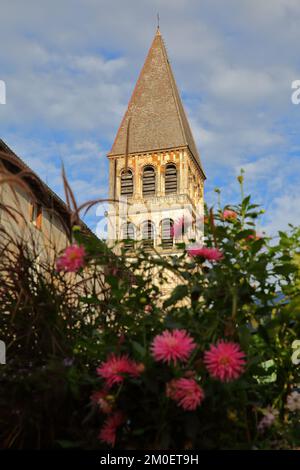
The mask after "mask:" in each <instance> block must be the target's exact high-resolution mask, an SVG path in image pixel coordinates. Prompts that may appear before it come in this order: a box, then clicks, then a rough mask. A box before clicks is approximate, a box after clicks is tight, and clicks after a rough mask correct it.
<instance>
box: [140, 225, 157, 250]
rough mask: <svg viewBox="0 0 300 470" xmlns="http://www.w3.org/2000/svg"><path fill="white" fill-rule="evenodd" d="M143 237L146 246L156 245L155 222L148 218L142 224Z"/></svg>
mask: <svg viewBox="0 0 300 470" xmlns="http://www.w3.org/2000/svg"><path fill="white" fill-rule="evenodd" d="M142 238H143V246H144V248H152V247H153V246H154V224H153V222H151V220H146V221H145V222H144V223H143V225H142Z"/></svg>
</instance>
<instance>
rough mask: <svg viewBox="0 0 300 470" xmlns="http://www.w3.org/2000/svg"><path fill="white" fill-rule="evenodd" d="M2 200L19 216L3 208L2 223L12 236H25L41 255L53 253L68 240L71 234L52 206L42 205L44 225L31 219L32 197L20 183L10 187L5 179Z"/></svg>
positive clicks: (15, 238)
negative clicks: (68, 234)
mask: <svg viewBox="0 0 300 470" xmlns="http://www.w3.org/2000/svg"><path fill="white" fill-rule="evenodd" d="M0 202H1V204H3V205H4V206H7V207H11V208H14V209H15V210H16V211H18V213H19V214H17V213H16V212H15V211H14V210H13V209H12V213H13V214H14V215H15V217H16V220H14V218H13V217H11V216H10V215H9V214H8V213H7V212H6V211H5V210H4V209H1V208H0V226H1V227H2V228H4V230H5V231H6V232H7V233H8V235H9V237H11V239H12V240H16V241H17V240H18V239H19V240H20V239H22V240H25V241H26V242H27V243H28V246H29V247H32V250H33V248H35V251H36V252H37V253H38V254H39V256H41V257H45V256H47V257H49V256H51V257H53V256H54V254H55V253H58V252H59V251H61V250H62V249H63V248H65V247H66V245H67V244H68V237H67V235H66V231H65V229H64V227H63V224H62V222H61V220H60V218H59V216H58V215H57V214H56V213H55V212H53V211H52V210H49V209H47V208H46V207H42V218H41V227H40V228H38V227H37V226H36V225H35V224H34V222H33V221H31V220H30V219H31V211H32V204H33V201H32V199H31V196H30V195H29V194H27V193H26V192H25V190H23V189H22V188H20V187H19V186H16V185H15V186H14V187H11V186H10V185H9V184H7V183H4V184H1V186H0ZM33 245H34V247H33Z"/></svg>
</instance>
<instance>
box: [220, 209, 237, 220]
mask: <svg viewBox="0 0 300 470" xmlns="http://www.w3.org/2000/svg"><path fill="white" fill-rule="evenodd" d="M237 216H238V215H237V213H236V212H235V211H232V210H230V209H225V210H224V212H223V214H222V217H223V219H224V220H235V219H236V218H237Z"/></svg>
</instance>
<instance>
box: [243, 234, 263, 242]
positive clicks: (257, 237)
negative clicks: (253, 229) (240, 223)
mask: <svg viewBox="0 0 300 470" xmlns="http://www.w3.org/2000/svg"><path fill="white" fill-rule="evenodd" d="M261 238H263V237H262V235H260V234H258V233H253V234H250V235H248V237H246V240H255V241H256V240H260V239H261Z"/></svg>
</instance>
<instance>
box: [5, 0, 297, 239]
mask: <svg viewBox="0 0 300 470" xmlns="http://www.w3.org/2000/svg"><path fill="white" fill-rule="evenodd" d="M0 9H1V11H0V16H1V29H0V41H1V47H0V80H5V82H6V86H7V104H6V105H0V129H1V132H0V136H1V138H3V139H4V140H5V141H6V142H7V143H8V145H10V146H11V147H12V148H13V150H15V151H16V152H17V153H18V154H19V155H20V156H22V157H23V159H24V160H25V161H26V162H27V163H28V164H29V165H30V166H31V167H32V169H33V170H35V171H36V172H37V173H38V174H39V175H40V176H41V178H42V179H44V180H45V181H46V182H47V183H48V184H49V185H50V186H51V187H52V188H53V189H54V190H55V191H56V192H57V193H58V194H59V195H61V196H62V195H63V192H62V183H61V162H62V161H63V162H64V165H65V168H66V171H67V175H68V177H69V180H70V182H71V185H72V187H73V189H74V192H75V195H76V197H77V198H78V200H79V201H80V202H83V201H86V200H90V199H95V198H100V197H103V198H105V197H106V196H107V186H108V163H107V159H106V154H107V152H108V151H109V150H110V147H111V145H112V142H113V139H114V136H115V133H116V131H117V128H118V126H119V123H120V121H121V118H122V116H123V113H124V111H125V109H126V105H127V102H128V100H129V98H130V95H131V92H132V90H133V87H134V85H135V82H136V79H137V76H138V74H139V71H140V69H141V67H142V64H143V61H144V59H145V56H146V53H147V51H148V48H149V46H150V44H151V41H152V39H153V35H154V33H155V29H156V13H157V12H158V11H159V13H160V18H161V20H160V21H161V31H162V34H163V37H164V40H165V42H166V46H167V50H168V54H169V58H170V61H171V64H172V67H173V71H174V73H175V77H176V81H177V84H178V87H179V89H180V91H181V94H182V97H183V101H184V105H185V108H186V110H187V113H188V116H189V119H190V122H191V126H192V129H193V133H194V136H195V139H196V142H197V145H198V148H199V151H200V154H201V158H202V162H203V166H204V168H205V171H206V174H207V178H208V179H207V183H206V190H205V195H206V200H207V202H208V203H214V202H215V201H216V197H215V193H214V188H215V187H216V186H218V187H219V188H221V190H222V193H223V200H224V203H230V202H236V200H237V198H238V187H237V184H236V180H235V178H236V176H237V174H238V173H239V171H240V168H241V167H243V168H244V169H245V171H246V175H245V177H246V191H247V192H248V193H249V192H251V193H252V194H253V196H254V198H255V200H256V201H258V202H259V203H261V204H262V205H263V206H264V208H265V209H266V211H267V212H266V215H265V216H264V217H263V219H262V220H261V222H260V225H261V227H260V228H261V229H264V230H267V232H269V233H274V232H275V231H276V230H278V229H285V228H286V227H287V224H288V223H295V224H297V223H298V224H299V221H300V189H299V187H300V105H298V106H295V105H293V104H292V102H291V94H292V90H291V83H292V81H293V80H296V79H300V54H299V44H300V2H299V0H272V1H271V0H266V1H264V2H262V1H261V0H243V1H242V0H223V1H220V0H201V1H199V0H152V1H151V2H149V1H147V0H131V1H130V0H128V1H126V0H110V1H103V0H77V1H73V0H72V1H71V0H64V1H63V2H61V1H58V0H52V1H51V2H48V1H45V0H44V1H41V0H40V1H36V0H27V1H26V2H24V1H20V0H10V1H8V0H2V1H1V5H0ZM97 220H98V218H97V216H96V214H95V210H94V212H91V213H90V215H89V216H88V218H87V219H86V221H87V223H88V224H89V225H90V226H91V228H92V229H94V228H95V226H96V223H97Z"/></svg>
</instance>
